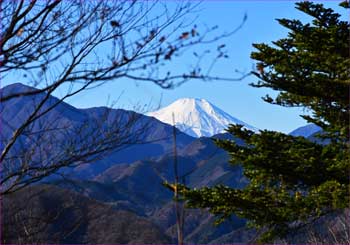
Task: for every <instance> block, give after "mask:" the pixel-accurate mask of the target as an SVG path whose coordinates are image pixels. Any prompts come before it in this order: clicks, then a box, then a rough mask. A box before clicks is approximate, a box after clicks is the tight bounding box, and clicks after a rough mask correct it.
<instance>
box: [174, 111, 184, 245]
mask: <svg viewBox="0 0 350 245" xmlns="http://www.w3.org/2000/svg"><path fill="white" fill-rule="evenodd" d="M173 143H174V149H173V150H174V176H175V183H174V184H175V191H174V198H175V213H176V230H177V243H178V244H179V245H182V244H183V224H184V216H183V212H182V210H183V207H182V205H181V204H180V203H179V199H178V198H179V195H178V191H177V185H178V184H179V173H178V162H177V149H176V127H175V115H174V113H173Z"/></svg>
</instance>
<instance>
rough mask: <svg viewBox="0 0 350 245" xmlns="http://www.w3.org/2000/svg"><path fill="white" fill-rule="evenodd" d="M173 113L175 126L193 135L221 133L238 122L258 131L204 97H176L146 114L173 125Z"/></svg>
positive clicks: (207, 135)
mask: <svg viewBox="0 0 350 245" xmlns="http://www.w3.org/2000/svg"><path fill="white" fill-rule="evenodd" d="M173 114H174V117H175V118H174V119H175V126H176V127H177V128H178V129H179V130H181V131H182V132H184V133H186V134H188V135H190V136H194V137H202V136H205V137H210V136H213V135H215V134H219V133H223V132H225V129H226V128H227V126H228V125H229V124H240V125H243V126H244V127H245V128H247V129H250V130H253V131H258V129H257V128H255V127H253V126H250V125H249V124H247V123H245V122H243V121H241V120H239V119H237V118H235V117H232V116H231V115H229V114H228V113H226V112H224V111H223V110H221V109H220V108H218V107H216V106H215V105H213V104H211V103H210V102H208V101H206V100H204V99H194V98H182V99H178V100H176V101H175V102H173V103H172V104H170V105H168V106H166V107H164V108H162V109H160V110H158V111H154V112H149V113H147V114H146V115H147V116H151V117H155V118H156V119H158V120H159V121H162V122H164V123H167V124H170V125H173V124H174V123H173Z"/></svg>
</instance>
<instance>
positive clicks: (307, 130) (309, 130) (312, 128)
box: [289, 123, 322, 138]
mask: <svg viewBox="0 0 350 245" xmlns="http://www.w3.org/2000/svg"><path fill="white" fill-rule="evenodd" d="M321 130H322V129H321V128H320V127H319V126H317V125H315V124H313V123H310V124H307V125H305V126H302V127H299V128H297V129H294V130H293V131H292V132H290V133H289V134H290V135H292V136H303V137H305V138H308V137H310V136H311V135H313V134H315V133H317V132H319V131H321Z"/></svg>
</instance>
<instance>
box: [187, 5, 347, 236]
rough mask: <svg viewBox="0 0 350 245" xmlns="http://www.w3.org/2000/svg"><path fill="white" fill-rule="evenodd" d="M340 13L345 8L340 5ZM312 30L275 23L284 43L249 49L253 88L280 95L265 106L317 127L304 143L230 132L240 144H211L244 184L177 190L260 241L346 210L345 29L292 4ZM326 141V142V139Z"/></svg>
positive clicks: (319, 10)
mask: <svg viewBox="0 0 350 245" xmlns="http://www.w3.org/2000/svg"><path fill="white" fill-rule="evenodd" d="M342 6H343V7H345V8H348V6H347V4H345V3H343V4H342ZM296 8H297V9H299V10H300V11H303V12H304V13H306V14H308V15H310V16H311V17H312V18H313V21H312V23H307V24H303V23H302V22H301V21H299V20H289V19H278V22H279V23H280V24H281V25H282V26H284V27H286V28H288V29H289V33H288V36H287V37H286V38H283V39H280V40H278V41H275V42H273V45H268V44H262V43H260V44H253V46H254V47H255V48H256V49H257V51H255V52H253V53H252V54H251V57H252V58H253V59H255V60H257V62H258V63H257V72H253V74H254V75H255V76H256V77H257V78H258V79H259V81H258V82H257V83H255V84H252V86H254V87H258V88H259V87H268V88H271V89H273V90H276V91H278V95H277V96H276V97H275V98H272V97H270V96H268V95H267V96H266V97H265V98H263V99H264V100H265V101H266V102H268V103H271V104H276V105H280V106H285V107H304V108H306V109H307V111H308V112H309V113H307V114H308V115H302V117H303V118H304V119H306V120H307V121H308V122H312V123H314V124H316V125H318V126H320V127H321V128H322V133H320V134H319V135H318V139H317V140H316V141H315V140H314V141H310V140H308V139H306V138H303V137H293V136H291V135H286V134H283V133H280V132H274V131H268V130H263V131H260V132H259V133H254V132H252V131H249V130H247V129H244V128H242V126H237V125H236V126H235V125H231V126H230V127H229V128H228V130H227V131H228V132H229V133H231V134H232V135H234V136H235V137H239V138H241V139H243V140H244V141H245V145H244V146H242V145H238V144H236V143H235V142H234V141H231V140H220V139H219V140H215V141H216V143H217V145H218V146H220V147H222V148H223V149H225V150H226V151H228V153H229V154H230V157H231V160H230V162H231V163H232V164H241V165H242V166H243V168H244V174H245V176H246V177H247V178H248V179H249V184H248V185H247V186H246V187H245V188H243V189H232V188H229V187H226V186H222V185H219V186H215V187H212V188H208V187H207V188H201V189H187V188H182V194H183V196H184V197H185V199H187V205H188V206H189V207H193V208H209V210H210V212H212V213H213V214H215V215H217V216H218V221H222V220H224V219H226V218H228V217H230V216H231V215H232V214H236V215H238V216H240V217H244V218H246V219H248V221H249V224H250V225H253V226H254V227H257V228H261V229H262V231H263V234H262V236H261V237H260V240H261V241H269V240H271V239H273V238H275V237H277V236H279V237H283V236H284V235H286V234H287V232H290V231H291V230H292V229H295V228H298V227H300V225H303V224H305V223H309V222H312V221H314V220H316V219H318V218H319V217H320V216H322V215H325V214H327V213H330V212H337V211H339V210H342V209H344V208H346V207H347V206H348V205H349V196H350V193H349V188H350V186H349V181H350V180H349V169H350V159H349V153H350V152H349V85H350V79H349V67H350V59H349V23H348V22H346V21H341V20H340V15H339V14H337V13H335V12H334V11H333V10H332V9H328V8H325V7H324V6H323V5H322V4H314V3H311V2H300V3H296ZM325 138H326V139H325Z"/></svg>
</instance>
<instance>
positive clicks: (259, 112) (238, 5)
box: [68, 0, 346, 133]
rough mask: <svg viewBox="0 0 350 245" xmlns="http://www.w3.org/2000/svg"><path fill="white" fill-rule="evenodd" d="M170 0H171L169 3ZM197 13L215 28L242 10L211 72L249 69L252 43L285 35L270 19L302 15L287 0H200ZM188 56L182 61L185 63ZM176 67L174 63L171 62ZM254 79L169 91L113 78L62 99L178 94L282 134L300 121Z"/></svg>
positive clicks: (91, 101) (79, 103)
mask: <svg viewBox="0 0 350 245" xmlns="http://www.w3.org/2000/svg"><path fill="white" fill-rule="evenodd" d="M173 3H174V2H171V4H173ZM323 3H325V4H326V6H327V7H331V8H335V9H337V11H341V12H340V13H342V14H344V16H345V14H346V12H345V10H343V9H341V8H339V7H337V6H338V3H339V1H327V2H326V1H323ZM199 8H200V11H199V12H197V15H198V19H197V20H196V23H198V25H203V24H206V25H208V26H214V25H218V26H219V30H222V31H225V30H227V31H230V30H232V29H234V28H235V27H237V26H238V25H239V24H240V23H241V21H242V18H243V16H244V15H245V14H247V16H248V19H247V21H246V23H245V24H244V26H243V27H242V29H240V30H239V31H238V32H237V33H235V34H234V35H233V36H231V37H229V38H227V39H225V40H224V41H223V43H225V44H226V45H227V46H226V47H227V50H228V51H229V52H228V54H229V55H230V59H228V60H225V61H224V62H220V63H218V64H217V65H216V67H215V69H214V70H213V73H217V74H223V75H224V76H231V77H232V76H239V74H237V73H235V70H236V69H237V70H239V71H242V72H249V71H250V69H251V68H252V66H253V64H254V62H253V61H252V60H251V59H250V53H251V51H253V48H252V43H259V42H265V43H270V42H271V41H274V40H277V39H279V38H282V37H285V35H286V34H287V30H286V29H284V28H283V27H282V26H280V25H279V24H278V23H277V21H276V20H275V19H276V18H296V19H301V20H302V21H304V22H305V21H307V20H309V19H308V17H307V16H306V15H305V14H303V13H301V12H299V11H297V10H296V9H295V8H294V2H293V1H233V0H231V1H229V0H226V1H203V3H202V4H201V5H200V7H199ZM187 62H188V60H183V63H184V64H187ZM174 69H176V64H175V65H174ZM250 82H256V78H254V77H248V78H246V79H244V80H243V81H240V82H200V81H190V82H188V83H186V84H183V85H182V86H180V87H178V88H176V89H173V90H164V89H160V88H159V87H157V86H156V85H154V84H151V83H141V82H139V83H135V82H133V81H130V80H119V81H116V82H114V83H108V84H105V85H104V86H102V87H99V88H97V89H94V90H91V91H87V92H84V93H83V94H81V95H79V96H76V97H74V98H71V99H70V100H69V101H68V102H69V103H70V104H72V105H74V106H76V107H79V108H87V107H94V106H104V105H106V104H107V101H108V99H110V100H114V99H117V98H119V100H118V104H117V105H116V107H121V108H127V109H130V108H133V107H134V106H135V105H141V106H143V105H144V104H147V105H148V108H151V109H152V108H153V109H155V108H156V107H158V106H159V103H160V106H161V107H162V106H165V105H168V104H170V103H171V102H173V101H175V100H176V99H178V98H183V97H194V98H204V99H207V100H208V101H210V102H211V103H213V104H215V105H216V106H218V107H219V108H221V109H223V110H224V111H226V112H228V113H229V114H231V115H232V116H234V117H236V118H238V119H240V120H242V121H245V122H246V123H248V124H250V125H253V126H255V127H257V128H260V129H270V130H277V131H281V132H285V133H288V132H290V131H292V130H293V129H295V128H297V127H299V126H303V125H305V124H306V122H305V121H304V120H303V119H302V118H300V117H299V115H300V114H302V113H303V110H302V109H296V108H281V107H278V106H274V105H269V104H267V103H265V102H263V101H262V100H261V97H262V96H264V95H265V94H267V93H269V94H273V93H271V91H270V90H267V89H257V88H252V87H250V86H249V85H248V83H250Z"/></svg>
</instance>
